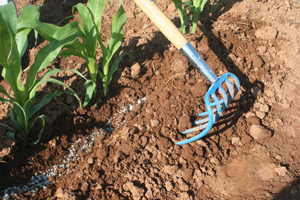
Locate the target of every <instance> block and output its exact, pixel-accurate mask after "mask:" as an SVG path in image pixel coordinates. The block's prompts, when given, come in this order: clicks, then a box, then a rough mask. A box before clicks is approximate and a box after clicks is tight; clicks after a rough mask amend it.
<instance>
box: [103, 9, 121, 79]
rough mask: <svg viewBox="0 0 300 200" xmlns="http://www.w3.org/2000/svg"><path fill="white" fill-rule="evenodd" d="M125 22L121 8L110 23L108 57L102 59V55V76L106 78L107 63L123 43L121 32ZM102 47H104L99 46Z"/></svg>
mask: <svg viewBox="0 0 300 200" xmlns="http://www.w3.org/2000/svg"><path fill="white" fill-rule="evenodd" d="M126 21H127V17H126V14H125V11H124V9H123V7H122V6H121V7H120V8H119V10H118V11H117V13H116V14H115V16H114V18H113V20H112V23H111V33H112V36H111V38H110V40H109V43H108V47H107V50H108V52H109V53H108V55H106V57H104V53H103V66H104V67H103V75H104V76H107V75H108V71H109V63H110V61H111V59H112V57H113V55H114V54H115V53H116V52H117V50H118V49H119V47H120V46H121V44H122V41H123V35H124V31H123V26H124V25H125V23H126ZM101 46H104V45H101ZM101 49H102V50H103V48H102V47H101Z"/></svg>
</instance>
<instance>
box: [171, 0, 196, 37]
mask: <svg viewBox="0 0 300 200" xmlns="http://www.w3.org/2000/svg"><path fill="white" fill-rule="evenodd" d="M172 1H173V2H174V4H175V7H176V9H177V12H178V14H179V18H180V23H181V27H180V28H179V30H180V31H181V32H182V33H183V34H185V29H186V27H187V26H188V24H189V22H190V16H189V15H187V11H188V10H189V8H190V7H191V5H192V4H191V2H190V1H186V2H182V1H181V0H172ZM182 6H183V7H182Z"/></svg>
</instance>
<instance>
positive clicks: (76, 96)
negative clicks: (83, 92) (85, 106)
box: [28, 78, 81, 116]
mask: <svg viewBox="0 0 300 200" xmlns="http://www.w3.org/2000/svg"><path fill="white" fill-rule="evenodd" d="M45 82H52V83H55V84H58V85H61V86H63V87H65V88H67V89H68V90H69V91H70V92H69V91H65V93H70V94H72V95H73V96H74V97H75V98H76V99H77V100H78V102H79V104H81V101H80V98H79V97H78V95H77V94H76V93H75V92H74V91H73V90H72V89H71V88H70V87H69V86H67V85H66V84H64V83H63V82H61V81H59V80H56V79H53V78H48V79H44V80H41V81H39V82H38V83H37V84H35V85H34V87H33V88H32V90H31V92H30V95H29V96H30V97H31V98H30V99H29V100H28V101H30V100H31V99H32V98H34V97H35V93H36V89H37V87H38V86H39V85H41V84H43V83H45ZM50 100H51V99H50ZM50 100H49V102H50ZM49 102H48V103H49ZM45 105H46V104H45ZM36 108H39V107H36ZM39 109H40V108H39ZM39 109H38V110H39ZM38 110H36V109H35V108H32V109H31V111H30V112H29V116H32V114H34V113H35V112H37V111H38Z"/></svg>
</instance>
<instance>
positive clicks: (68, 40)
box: [25, 22, 79, 92]
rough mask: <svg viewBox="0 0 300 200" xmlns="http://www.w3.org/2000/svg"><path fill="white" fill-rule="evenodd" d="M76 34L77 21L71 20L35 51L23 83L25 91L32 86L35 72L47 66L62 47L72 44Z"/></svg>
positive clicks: (77, 31) (77, 29)
mask: <svg viewBox="0 0 300 200" xmlns="http://www.w3.org/2000/svg"><path fill="white" fill-rule="evenodd" d="M78 36H79V27H78V24H77V22H71V23H69V24H67V25H65V26H64V27H62V28H61V29H59V30H58V31H56V32H55V34H54V35H53V39H52V40H51V42H50V43H49V44H48V45H47V46H45V47H43V48H42V49H41V50H40V51H39V52H38V53H37V55H36V57H35V61H34V63H33V64H32V66H31V67H30V69H29V72H28V75H27V79H26V83H25V89H26V90H25V91H26V92H27V91H29V90H30V88H31V87H32V86H33V83H34V81H35V78H36V75H37V72H39V71H41V70H42V69H44V68H45V67H47V66H48V65H49V64H50V63H51V62H52V61H53V60H54V59H55V58H56V56H57V55H58V54H59V52H60V50H61V49H62V47H63V46H64V45H70V44H72V43H73V42H74V40H75V39H76V38H77V37H78Z"/></svg>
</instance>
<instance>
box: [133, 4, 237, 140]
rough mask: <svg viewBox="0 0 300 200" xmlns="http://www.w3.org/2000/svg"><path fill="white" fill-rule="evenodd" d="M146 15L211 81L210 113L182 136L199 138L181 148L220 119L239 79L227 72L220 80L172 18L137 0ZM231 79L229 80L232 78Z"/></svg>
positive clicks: (206, 100)
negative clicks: (191, 134)
mask: <svg viewBox="0 0 300 200" xmlns="http://www.w3.org/2000/svg"><path fill="white" fill-rule="evenodd" d="M134 1H135V3H136V4H137V5H138V6H139V7H140V8H141V9H142V10H143V12H144V13H145V14H146V15H147V16H148V17H149V18H150V19H151V20H152V21H153V22H154V23H155V25H156V26H157V27H158V28H159V29H160V31H161V32H162V33H163V34H164V35H165V36H166V37H167V38H168V39H169V40H170V41H171V42H172V43H173V44H174V45H175V46H176V48H177V49H179V51H180V52H181V53H182V54H183V55H184V56H185V57H186V58H187V59H188V60H189V62H190V63H191V64H192V65H193V66H194V67H195V68H197V69H198V70H199V72H200V73H201V74H202V75H203V76H204V77H205V78H206V79H207V80H208V81H209V82H210V84H211V87H210V88H209V90H208V91H207V93H206V95H205V106H206V109H207V111H206V112H203V113H200V114H199V117H200V118H201V119H200V120H198V121H195V122H194V125H196V126H197V127H195V128H191V129H188V130H186V131H184V132H182V134H187V133H192V132H197V131H201V130H202V132H201V133H199V134H198V135H196V136H194V137H192V138H189V139H187V140H184V141H180V142H177V143H176V144H178V145H182V144H187V143H190V142H193V141H195V140H198V139H200V138H202V137H203V136H205V135H206V134H207V133H208V132H209V130H210V129H211V127H212V125H213V124H214V122H216V121H217V120H218V118H219V117H220V115H221V114H222V112H223V111H224V110H225V109H226V107H227V105H228V104H229V103H230V102H231V101H232V99H233V98H234V96H235V94H236V93H237V92H238V91H239V89H240V82H239V80H238V78H237V77H236V76H235V75H234V74H231V73H225V74H224V75H222V76H221V77H220V78H217V76H216V75H215V74H214V73H213V71H212V70H211V69H210V68H209V66H208V65H207V64H206V63H205V61H204V60H203V58H202V57H201V56H200V55H199V54H198V53H197V52H196V50H195V49H194V48H193V46H192V45H191V44H190V43H189V42H188V41H187V40H186V39H185V37H184V36H183V35H182V34H181V32H180V31H179V30H178V29H177V28H176V26H175V25H174V24H173V23H172V22H171V21H170V19H169V18H168V17H167V16H166V15H165V14H164V13H163V12H162V11H161V10H160V8H159V7H158V6H157V5H156V4H155V3H154V1H153V0H134ZM230 77H231V78H230ZM229 78H230V79H229Z"/></svg>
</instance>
